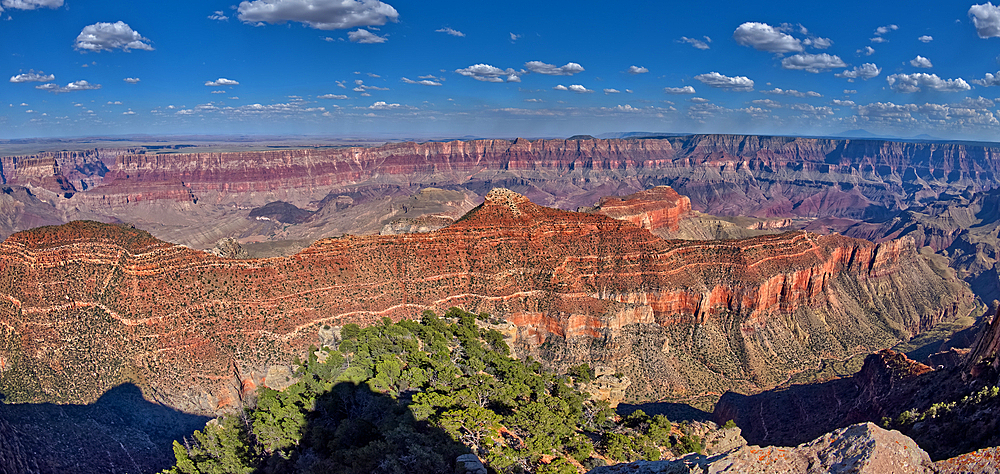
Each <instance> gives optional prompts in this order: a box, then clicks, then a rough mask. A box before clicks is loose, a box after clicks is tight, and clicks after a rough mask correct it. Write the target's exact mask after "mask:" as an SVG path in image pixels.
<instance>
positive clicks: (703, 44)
mask: <svg viewBox="0 0 1000 474" xmlns="http://www.w3.org/2000/svg"><path fill="white" fill-rule="evenodd" d="M737 31H739V30H737ZM703 38H705V41H702V40H700V39H695V38H688V37H687V36H681V39H679V40H677V42H678V43H687V44H690V45H691V46H694V47H695V48H698V49H708V47H709V46H708V43H711V42H712V38H709V37H708V36H704V37H703Z"/></svg>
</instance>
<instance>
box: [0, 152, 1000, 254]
mask: <svg viewBox="0 0 1000 474" xmlns="http://www.w3.org/2000/svg"><path fill="white" fill-rule="evenodd" d="M143 151H144V150H138V149H134V150H94V151H92V152H86V153H80V152H62V153H48V154H41V155H37V156H33V157H4V158H2V159H0V176H2V177H3V183H4V184H6V185H8V186H29V187H30V189H31V190H32V191H33V192H35V193H37V194H39V195H40V196H41V197H42V199H43V200H45V201H46V202H49V203H50V206H51V207H52V208H53V209H54V210H55V211H57V212H58V213H59V214H61V216H62V217H61V218H62V219H63V220H64V221H67V220H70V219H75V218H81V217H87V216H103V217H101V220H111V219H120V220H125V221H135V222H138V223H139V224H140V225H142V226H143V228H146V229H149V230H150V231H152V232H154V234H155V235H157V236H159V237H167V234H166V233H162V232H161V229H160V228H159V227H158V226H160V225H167V224H168V223H170V222H187V220H191V221H193V222H191V223H188V224H184V225H185V226H186V227H185V229H186V232H189V233H191V232H194V233H197V230H196V229H197V228H198V226H199V225H202V226H203V224H204V223H206V222H218V221H219V220H220V219H232V223H231V225H232V226H233V228H232V229H230V230H229V231H228V234H226V235H213V236H209V237H208V238H205V239H196V238H194V237H193V236H191V235H188V234H186V233H184V232H180V233H179V234H177V235H180V236H182V237H184V238H183V239H175V240H180V241H183V242H184V243H187V244H189V245H194V246H199V247H210V246H211V244H213V243H214V242H216V241H217V240H219V239H220V238H223V237H234V236H237V235H233V234H239V233H246V232H252V228H251V227H252V226H250V224H251V223H248V222H246V217H247V215H246V210H248V209H253V208H257V207H261V206H263V205H266V204H267V203H270V202H275V201H284V202H288V203H290V204H292V205H294V206H297V207H299V208H301V209H306V210H309V211H318V210H320V209H319V207H318V206H319V205H320V203H322V202H323V201H324V199H325V198H327V197H328V196H331V195H333V196H338V195H345V194H349V193H368V192H371V191H372V190H380V189H381V190H384V189H386V188H387V187H395V188H398V189H402V190H405V193H406V194H407V195H409V194H413V193H416V192H417V191H419V190H420V189H423V188H426V187H431V186H435V187H444V188H452V189H461V190H463V191H464V192H468V193H470V194H473V195H475V197H476V198H482V197H483V196H485V194H486V192H488V191H489V190H490V189H492V188H494V187H508V188H511V189H514V190H515V191H518V192H520V193H521V194H524V195H526V196H527V197H528V198H529V199H531V200H532V201H533V202H537V203H540V204H542V205H546V206H553V207H558V208H563V209H576V208H579V207H583V206H592V205H594V203H596V202H597V201H598V200H599V199H600V198H602V197H604V196H609V195H628V194H631V193H635V192H638V191H642V190H644V189H647V188H650V187H653V186H657V185H669V186H672V187H673V188H674V189H675V190H677V191H678V192H679V193H681V194H682V195H684V196H687V197H688V198H690V200H691V207H692V209H694V210H696V211H700V212H706V213H710V214H715V215H750V216H755V217H809V218H812V217H824V216H834V217H841V218H853V219H868V218H881V217H886V216H891V215H892V213H894V212H897V211H899V210H902V209H906V208H908V207H911V206H913V205H916V204H918V203H920V202H921V201H922V200H926V199H931V198H935V197H937V196H940V195H942V194H943V193H952V194H959V193H962V192H964V191H966V190H970V191H973V192H976V191H982V190H988V189H992V188H995V187H996V183H997V179H998V177H1000V160H998V154H1000V149H998V148H996V147H994V146H992V145H984V144H975V143H909V142H905V143H904V142H892V141H884V140H853V139H843V140H841V139H811V138H795V137H761V136H740V135H690V136H682V137H670V138H662V139H610V140H598V139H590V138H587V137H580V139H572V140H525V139H516V140H472V141H454V142H446V143H442V142H429V143H396V144H388V145H383V146H381V147H371V148H361V147H351V148H342V149H303V150H281V151H265V152H234V153H177V154H152V153H143ZM174 212H184V213H186V215H187V220H185V219H180V220H179V219H177V218H176V216H174V215H173V214H171V213H174ZM161 214H162V215H161ZM237 217H238V218H239V219H236V218H237ZM396 217H401V216H396ZM406 217H410V216H406ZM412 217H418V216H412ZM453 217H457V216H453ZM390 220H391V219H390ZM386 223H388V221H386V222H381V221H376V222H367V223H365V224H363V225H356V226H355V227H356V228H364V229H368V232H377V231H378V230H379V229H381V228H382V226H383V225H385V224H386ZM237 224H239V225H237ZM376 224H377V225H376ZM330 225H331V229H329V230H328V232H332V231H333V227H337V226H336V225H333V224H330ZM26 228H27V227H25V226H24V225H19V226H17V227H16V228H15V229H14V230H23V229H26ZM339 229H340V230H339V232H340V233H343V232H345V230H344V227H343V225H342V224H341V225H340V227H339ZM303 233H305V231H303ZM320 234H322V233H320ZM262 235H263V236H265V237H268V238H271V239H275V238H279V239H280V238H303V236H302V235H299V236H292V237H285V236H281V235H279V236H276V237H274V236H270V234H269V233H265V234H262ZM326 235H331V234H329V233H328V234H326Z"/></svg>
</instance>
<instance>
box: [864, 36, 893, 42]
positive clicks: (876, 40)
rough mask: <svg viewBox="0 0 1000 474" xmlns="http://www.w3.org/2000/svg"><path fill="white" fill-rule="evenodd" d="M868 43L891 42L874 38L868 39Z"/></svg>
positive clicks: (879, 37)
mask: <svg viewBox="0 0 1000 474" xmlns="http://www.w3.org/2000/svg"><path fill="white" fill-rule="evenodd" d="M868 41H871V42H872V43H887V42H889V40H887V39H885V38H883V37H881V36H876V37H874V38H868Z"/></svg>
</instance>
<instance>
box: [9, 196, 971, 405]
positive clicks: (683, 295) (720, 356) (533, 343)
mask: <svg viewBox="0 0 1000 474" xmlns="http://www.w3.org/2000/svg"><path fill="white" fill-rule="evenodd" d="M0 274H2V275H4V277H3V279H2V280H0V391H2V393H3V394H4V395H5V396H6V397H7V398H8V400H9V401H10V402H42V401H53V402H56V401H58V402H74V403H81V402H82V403H89V402H91V401H93V400H94V399H96V398H97V397H98V396H99V395H100V394H101V393H103V392H104V391H106V390H107V389H108V388H110V387H113V386H116V385H118V384H121V383H125V382H131V383H135V384H136V385H138V386H139V387H141V388H142V389H143V392H144V393H145V394H146V395H147V396H148V397H150V399H153V400H159V401H162V402H164V403H167V404H168V405H170V406H173V407H176V408H180V409H184V410H188V411H194V412H200V413H214V412H217V411H219V410H226V409H228V408H231V407H232V406H234V405H236V404H238V403H239V400H240V399H241V397H243V396H244V395H245V394H247V393H248V392H249V391H252V390H253V389H254V388H255V387H257V386H259V385H261V384H263V383H264V378H265V376H266V374H267V372H268V370H269V368H272V367H275V366H281V365H287V364H288V363H289V361H290V360H291V359H292V357H293V356H294V355H296V354H300V353H301V352H302V351H303V348H305V347H307V346H308V345H309V344H314V343H319V342H321V336H320V335H319V334H320V333H321V332H323V331H325V329H324V328H325V327H327V326H340V325H343V324H345V323H349V322H355V323H360V324H374V323H376V322H378V321H379V320H381V319H382V318H384V317H389V318H391V319H393V320H398V319H401V318H413V317H416V316H417V315H419V313H420V312H421V311H423V310H425V309H433V310H437V311H443V310H445V309H447V308H448V307H451V306H461V307H464V308H466V309H468V310H470V311H475V312H480V311H485V312H489V313H491V314H494V315H497V316H500V317H503V318H506V319H507V320H508V321H510V322H512V323H514V324H515V325H516V326H517V332H516V334H515V335H514V338H513V340H511V341H510V342H511V343H512V344H513V346H514V347H515V348H516V350H517V352H518V354H519V355H521V356H527V355H532V356H535V357H536V358H540V359H541V360H544V361H546V363H548V364H549V365H551V366H553V367H555V368H565V367H566V366H567V365H570V364H578V363H581V362H590V363H592V364H598V365H605V366H608V367H612V368H614V369H616V370H618V371H620V372H622V373H624V374H625V375H628V376H629V377H630V378H631V380H633V381H635V382H633V384H632V385H631V386H630V388H629V389H628V390H629V392H628V393H627V394H626V395H627V397H631V398H632V399H636V400H637V399H644V400H650V399H661V398H671V399H675V400H680V399H692V398H698V397H703V398H704V397H707V399H710V400H712V401H714V399H715V398H717V397H718V396H719V395H721V394H722V392H724V391H726V390H736V391H740V392H744V393H752V392H757V391H760V390H763V389H766V388H770V387H774V386H776V385H778V384H780V383H781V382H782V381H784V380H786V379H787V378H788V377H790V376H791V375H792V374H794V373H798V372H800V371H802V370H803V367H819V366H821V365H822V364H823V361H824V360H826V359H842V358H846V357H849V356H851V355H855V354H863V353H867V352H870V351H874V350H878V349H880V348H884V347H888V346H891V345H893V344H895V343H896V342H898V341H900V340H902V339H907V338H909V337H911V336H912V335H914V334H917V333H919V332H920V331H923V330H925V329H927V328H929V327H930V326H932V325H934V324H936V323H937V322H940V321H943V320H949V319H952V318H954V317H957V316H964V315H965V314H966V313H967V312H968V311H969V310H970V309H971V307H972V304H973V303H972V299H973V298H972V295H971V293H969V291H968V289H967V288H965V287H964V286H962V285H961V284H960V282H959V281H957V280H954V279H948V278H946V277H942V276H940V275H938V274H936V273H935V272H933V271H932V270H931V269H930V268H928V266H927V264H926V263H925V262H924V260H923V259H922V257H921V256H920V255H919V254H918V253H917V252H916V250H915V248H914V247H913V242H912V240H907V239H902V240H897V241H890V242H885V243H882V244H874V243H871V242H867V241H863V240H857V239H852V238H848V237H843V236H839V235H830V236H820V235H816V234H810V233H806V232H793V233H786V234H781V235H771V236H762V237H756V238H753V239H746V240H738V241H707V242H697V241H665V240H663V239H660V238H659V237H656V236H654V235H652V234H651V233H649V231H647V230H646V229H643V228H641V227H638V226H636V225H634V224H632V223H630V222H627V221H623V220H615V219H611V218H608V217H606V216H603V215H599V214H590V213H576V212H567V211H561V210H558V209H552V208H546V207H542V206H539V205H536V204H533V203H532V202H530V201H529V200H528V199H527V198H525V197H524V196H522V195H519V194H517V193H514V192H511V191H508V190H503V189H494V190H493V191H491V192H490V193H488V195H487V198H486V199H485V202H484V203H483V204H482V205H480V206H479V207H477V208H475V209H474V210H472V211H471V212H469V213H468V214H466V215H465V216H464V217H462V218H461V219H459V220H458V221H457V222H455V223H454V224H452V225H450V226H448V227H445V228H443V229H440V230H437V231H433V232H428V233H422V234H411V235H384V236H377V235H372V236H346V237H342V238H335V239H323V240H320V241H318V242H316V243H315V244H313V245H312V246H310V247H308V248H306V249H305V250H303V251H301V252H299V253H298V254H295V255H293V256H290V257H276V258H268V259H245V260H232V259H223V258H219V257H215V256H212V255H210V254H208V253H205V252H201V251H197V250H193V249H189V248H186V247H183V246H179V245H173V244H168V243H165V242H162V241H159V240H157V239H155V238H153V237H152V236H151V235H150V234H148V233H146V232H143V231H139V230H137V229H134V228H130V227H127V226H120V225H105V224H99V223H96V222H73V223H70V224H66V225H63V226H55V227H42V228H37V229H33V230H30V231H25V232H20V233H17V234H14V235H13V236H11V237H10V238H8V239H7V240H6V241H4V242H3V243H2V244H0Z"/></svg>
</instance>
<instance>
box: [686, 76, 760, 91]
mask: <svg viewBox="0 0 1000 474" xmlns="http://www.w3.org/2000/svg"><path fill="white" fill-rule="evenodd" d="M694 78H695V79H697V80H699V81H701V83H702V84H705V85H706V86H711V87H718V88H720V89H729V90H733V91H744V92H745V91H752V90H753V80H752V79H750V78H749V77H746V76H736V77H728V76H724V75H722V74H719V73H717V72H714V71H713V72H710V73H706V74H698V75H697V76H694Z"/></svg>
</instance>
